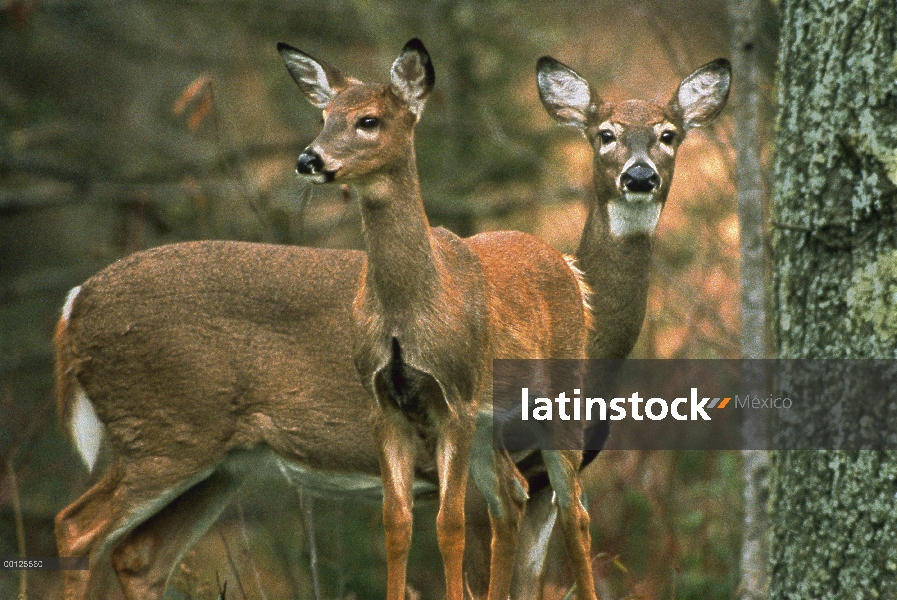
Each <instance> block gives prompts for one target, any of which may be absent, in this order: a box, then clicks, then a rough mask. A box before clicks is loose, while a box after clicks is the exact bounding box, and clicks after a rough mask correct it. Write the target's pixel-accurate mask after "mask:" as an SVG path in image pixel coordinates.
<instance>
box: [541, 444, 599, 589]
mask: <svg viewBox="0 0 897 600" xmlns="http://www.w3.org/2000/svg"><path fill="white" fill-rule="evenodd" d="M542 457H543V459H544V461H545V466H546V467H547V468H548V479H549V480H550V481H551V487H552V488H554V491H555V494H557V503H558V516H559V517H560V519H561V528H562V529H563V531H564V542H565V545H566V546H567V556H568V557H569V558H570V562H572V563H573V576H574V578H575V580H576V595H577V597H578V598H580V600H597V596H596V594H595V580H594V578H593V577H592V538H591V534H590V532H589V513H588V511H586V508H585V507H584V506H583V505H582V500H581V498H582V487H581V486H580V484H579V465H580V462H581V459H582V455H581V453H580V452H578V451H575V450H543V451H542Z"/></svg>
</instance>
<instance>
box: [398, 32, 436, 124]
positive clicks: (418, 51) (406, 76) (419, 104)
mask: <svg viewBox="0 0 897 600" xmlns="http://www.w3.org/2000/svg"><path fill="white" fill-rule="evenodd" d="M390 74H391V76H392V91H393V93H395V95H396V96H398V97H399V98H401V99H402V100H404V101H405V104H407V105H408V108H409V109H411V112H413V113H414V114H415V115H417V118H418V119H419V118H420V115H421V113H422V112H423V110H424V104H425V103H426V101H427V96H429V95H430V91H431V90H432V89H433V84H434V83H435V81H436V72H435V71H434V70H433V63H432V61H431V60H430V55H429V53H427V49H426V48H424V44H423V42H421V41H420V40H419V39H417V38H414V39H413V40H410V41H409V42H408V43H407V44H405V47H404V48H402V53H401V54H400V55H399V57H398V58H397V59H396V60H395V62H394V63H392V70H391V72H390Z"/></svg>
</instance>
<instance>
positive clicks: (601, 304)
mask: <svg viewBox="0 0 897 600" xmlns="http://www.w3.org/2000/svg"><path fill="white" fill-rule="evenodd" d="M730 80H731V66H730V64H729V61H727V60H726V59H724V58H720V59H717V60H714V61H712V62H709V63H707V64H705V65H703V66H701V67H699V68H698V69H696V70H695V71H694V72H693V73H691V74H690V75H688V76H687V77H685V78H684V79H683V80H682V81H681V82H680V83H679V86H678V88H677V89H676V91H675V93H674V94H673V95H672V97H671V98H670V100H669V101H668V102H667V103H666V104H655V103H652V102H646V101H644V100H629V101H625V102H617V103H613V102H605V101H603V100H602V99H601V98H600V97H599V96H598V94H597V93H595V90H594V89H593V88H592V86H591V85H589V83H588V81H586V80H585V79H584V78H583V77H582V76H581V75H579V74H578V73H577V72H576V71H574V70H573V69H571V68H570V67H568V66H566V65H564V64H562V63H560V62H558V61H556V60H555V59H553V58H551V57H550V56H543V57H542V58H540V59H539V61H538V63H537V65H536V83H537V86H538V89H539V97H540V98H541V100H542V104H543V106H544V107H545V110H546V111H548V114H549V115H551V116H552V117H553V118H554V119H555V120H556V121H558V122H559V123H560V124H561V125H565V126H568V127H575V128H576V129H578V130H579V131H580V132H582V134H583V135H584V136H585V138H586V140H587V141H588V142H589V144H590V145H591V146H592V152H593V163H592V164H593V168H594V187H595V196H594V197H592V198H591V199H590V200H589V202H588V206H587V209H588V215H587V217H586V223H585V228H584V229H583V232H582V237H581V238H580V242H579V248H578V249H577V250H576V253H575V256H576V263H577V265H578V266H579V268H580V269H582V272H583V274H584V276H585V280H586V282H587V283H588V284H589V287H590V288H591V290H592V293H591V294H590V296H589V304H590V305H591V306H592V310H593V314H594V327H593V328H592V332H591V336H590V339H589V347H588V354H589V358H602V359H604V358H606V359H614V358H626V357H627V356H628V355H629V353H630V352H631V351H632V348H633V346H634V345H635V342H636V340H637V339H638V335H639V332H640V331H641V328H642V322H643V321H644V318H645V305H646V303H647V297H648V274H649V271H650V265H651V253H652V250H653V246H654V231H655V228H656V227H657V222H658V220H659V219H660V214H661V211H662V210H663V207H664V205H665V204H666V200H667V195H668V194H669V192H670V186H671V185H672V182H673V170H674V168H675V166H676V151H677V149H678V148H679V145H680V144H681V143H682V141H683V140H684V139H685V135H686V134H687V133H688V132H689V131H691V130H692V129H695V128H697V127H701V126H703V125H706V124H708V123H710V122H711V121H713V119H715V118H716V116H717V115H718V114H719V113H720V112H721V111H722V109H723V107H725V105H726V99H727V98H728V95H729V83H730Z"/></svg>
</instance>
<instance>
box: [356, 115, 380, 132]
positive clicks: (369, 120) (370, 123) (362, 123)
mask: <svg viewBox="0 0 897 600" xmlns="http://www.w3.org/2000/svg"><path fill="white" fill-rule="evenodd" d="M379 124H380V119H378V118H377V117H370V116H368V117H361V118H360V119H358V123H356V124H355V126H356V127H358V128H359V129H374V128H375V127H377V126H378V125H379Z"/></svg>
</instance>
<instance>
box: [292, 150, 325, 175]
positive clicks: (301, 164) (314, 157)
mask: <svg viewBox="0 0 897 600" xmlns="http://www.w3.org/2000/svg"><path fill="white" fill-rule="evenodd" d="M323 170H324V161H323V160H321V157H320V156H319V155H318V153H317V152H314V151H312V150H305V152H303V153H302V154H300V155H299V160H297V161H296V172H297V173H299V174H300V175H315V174H317V173H320V172H321V171H323Z"/></svg>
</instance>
